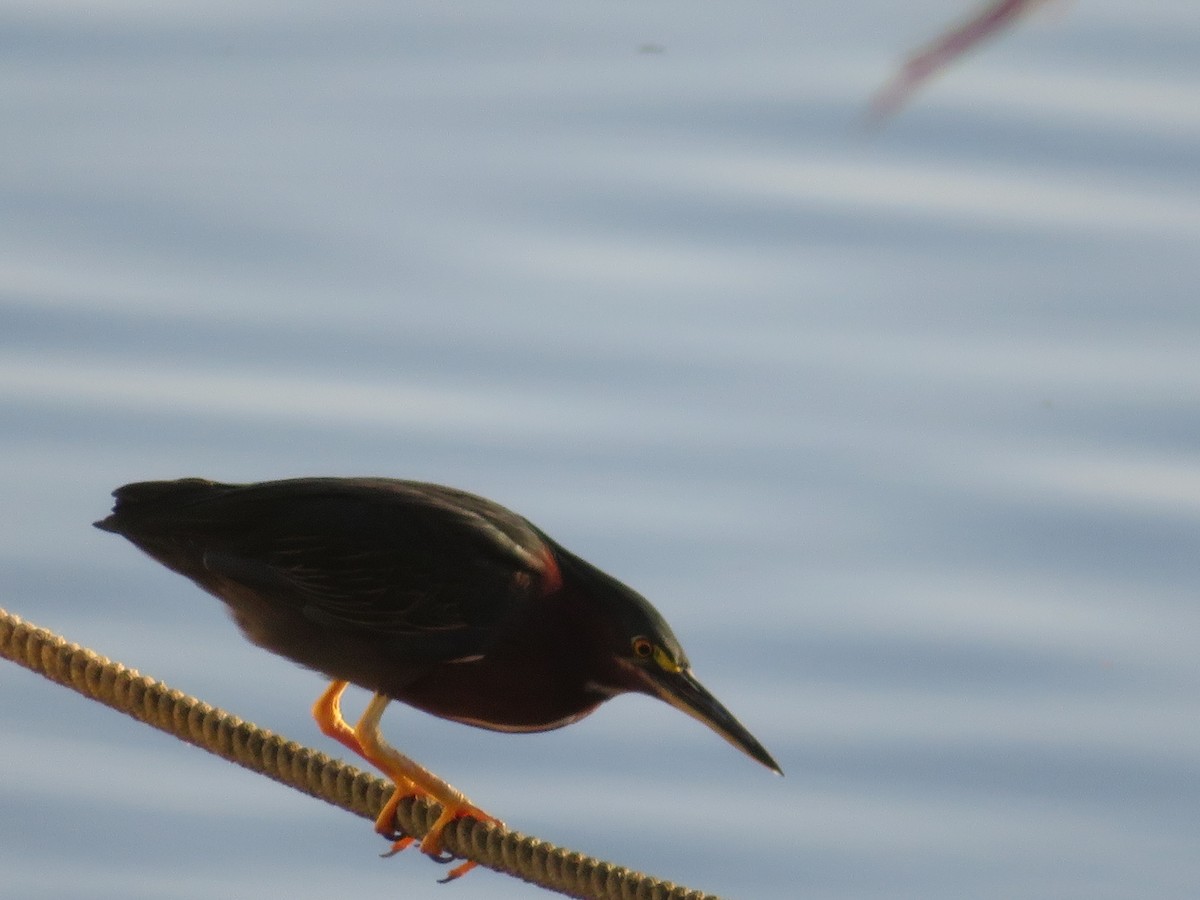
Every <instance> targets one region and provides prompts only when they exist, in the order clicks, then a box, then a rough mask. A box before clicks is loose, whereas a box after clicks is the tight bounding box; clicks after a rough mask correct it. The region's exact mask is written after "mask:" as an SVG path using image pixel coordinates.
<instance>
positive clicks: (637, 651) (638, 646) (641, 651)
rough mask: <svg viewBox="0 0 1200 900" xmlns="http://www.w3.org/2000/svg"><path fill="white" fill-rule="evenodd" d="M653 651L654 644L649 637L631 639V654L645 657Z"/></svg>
mask: <svg viewBox="0 0 1200 900" xmlns="http://www.w3.org/2000/svg"><path fill="white" fill-rule="evenodd" d="M653 653H654V645H653V644H652V643H650V639H649V638H644V637H635V638H634V639H633V655H634V656H637V657H640V658H641V659H647V658H649V657H650V656H651V655H652V654H653Z"/></svg>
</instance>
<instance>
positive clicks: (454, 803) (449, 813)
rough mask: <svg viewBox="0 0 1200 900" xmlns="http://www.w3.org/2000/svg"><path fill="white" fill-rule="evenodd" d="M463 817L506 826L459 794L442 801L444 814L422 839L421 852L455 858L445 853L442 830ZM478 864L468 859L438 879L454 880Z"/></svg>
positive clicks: (439, 858)
mask: <svg viewBox="0 0 1200 900" xmlns="http://www.w3.org/2000/svg"><path fill="white" fill-rule="evenodd" d="M462 818H471V819H476V820H477V821H480V822H491V823H493V824H496V825H499V826H500V827H501V828H503V827H504V823H503V822H501V821H500V820H499V819H497V818H496V817H495V816H493V815H489V814H488V813H485V812H484V811H483V810H482V809H480V808H479V807H478V806H475V805H474V804H472V803H470V802H468V801H467V798H466V797H463V796H462V795H461V794H459V795H458V796H457V797H455V798H450V802H446V801H442V814H441V815H440V816H438V818H437V821H436V822H434V823H433V827H432V828H430V829H429V831H428V832H427V833H426V835H425V837H424V838H423V839H422V840H421V852H422V853H424V854H425V855H426V856H429V857H430V858H432V859H435V860H438V861H439V862H449V861H450V860H451V859H454V856H453V855H451V854H447V853H445V851H444V850H443V849H442V832H443V831H444V830H445V829H446V826H447V825H449V824H450V823H451V822H453V821H454V820H455V819H462ZM477 865H478V863H476V862H475V861H473V860H467V861H466V862H464V863H463V864H462V865H460V866H455V867H454V868H453V869H451V870H450V872H449V874H447V875H446V877H445V878H440V879H438V881H439V883H441V884H445V883H446V882H448V881H453V880H454V879H455V878H461V877H462V876H463V875H465V874H466V873H467V872H470V871H471V870H472V869H473V868H475V866H477Z"/></svg>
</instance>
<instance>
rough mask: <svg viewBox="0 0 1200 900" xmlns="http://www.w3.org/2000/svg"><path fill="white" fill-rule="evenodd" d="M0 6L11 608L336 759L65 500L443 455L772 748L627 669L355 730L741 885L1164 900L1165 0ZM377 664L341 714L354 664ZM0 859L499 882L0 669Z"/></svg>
mask: <svg viewBox="0 0 1200 900" xmlns="http://www.w3.org/2000/svg"><path fill="white" fill-rule="evenodd" d="M967 8H968V5H967V4H964V3H961V2H952V0H940V2H932V0H927V2H918V3H906V4H895V3H885V2H881V0H863V2H857V3H854V4H845V3H835V2H831V0H815V2H803V3H779V2H757V0H751V2H745V0H742V2H737V3H733V2H724V0H706V2H704V3H695V2H678V0H657V2H653V3H648V4H645V3H643V4H632V3H611V2H594V0H593V2H587V3H565V2H562V0H558V2H546V0H526V2H521V3H506V4H484V3H478V2H466V0H450V2H447V0H442V2H438V3H433V2H429V0H412V2H406V3H402V4H399V3H374V2H354V0H352V2H349V3H343V4H316V3H304V2H300V3H288V4H283V3H266V2H255V3H245V2H238V3H233V2H215V3H204V4H199V3H183V4H156V3H146V2H138V0H129V2H98V3H90V4H86V5H83V4H69V3H57V2H38V3H32V2H7V3H3V4H0V120H2V121H3V126H2V127H0V161H2V163H3V165H0V511H2V513H3V514H2V515H0V605H2V606H5V607H7V608H8V609H10V610H12V611H14V612H16V613H18V614H20V615H22V616H24V617H26V618H27V619H29V620H31V621H33V622H35V623H38V624H40V625H44V626H47V627H50V628H53V629H55V630H58V631H61V632H62V633H64V634H66V635H67V636H68V637H69V638H70V639H72V640H75V641H79V642H81V643H83V644H86V645H88V646H91V647H93V648H94V649H96V650H97V651H99V652H101V653H103V654H105V655H107V656H110V657H113V658H115V659H119V660H121V661H123V662H124V663H126V664H127V665H130V666H132V667H135V668H137V669H139V670H141V671H143V672H145V673H146V674H149V675H151V676H153V677H156V678H160V679H163V680H165V681H166V682H168V683H169V684H171V685H173V686H176V687H179V688H181V689H183V690H186V691H188V692H190V693H194V694H197V695H199V696H201V697H203V698H204V699H206V700H208V701H209V702H212V703H214V704H217V705H220V706H223V707H225V708H227V709H229V710H231V711H234V712H236V713H237V714H239V715H241V716H243V717H245V718H247V719H250V720H252V721H255V722H258V723H260V724H262V725H264V726H266V727H269V728H272V729H275V730H278V731H281V732H283V733H284V734H286V735H288V736H289V737H292V738H295V739H298V740H301V741H304V742H306V743H309V744H311V745H314V746H317V747H320V748H322V749H325V750H327V751H329V752H333V753H337V752H338V751H339V748H338V747H337V746H336V745H333V744H332V743H331V742H329V741H326V740H325V739H323V738H322V737H321V736H320V735H319V734H318V733H317V732H316V729H315V727H314V726H313V724H312V722H311V719H310V718H309V716H308V707H309V704H310V703H311V701H312V699H314V698H315V697H316V695H317V693H319V691H320V689H321V681H320V679H319V678H318V677H317V676H315V675H313V674H311V673H307V672H304V671H301V670H299V669H298V668H296V667H295V666H293V665H292V664H290V663H289V662H287V661H285V660H281V659H277V658H274V657H271V656H269V655H267V654H265V653H264V652H262V651H260V650H257V649H256V648H254V647H251V646H250V645H248V644H247V643H246V642H244V641H243V640H242V638H241V637H240V636H239V635H238V634H237V632H236V630H235V628H234V627H233V626H232V625H231V623H230V622H229V621H228V619H227V617H226V615H225V613H224V611H223V609H222V608H221V606H220V604H219V603H217V602H216V601H214V600H212V599H211V598H209V597H207V596H206V595H204V594H202V593H201V592H199V591H198V590H196V589H195V588H194V587H193V586H191V585H190V584H188V583H187V582H185V581H184V580H183V579H181V578H179V577H177V576H175V575H172V574H171V573H169V572H166V571H165V570H162V569H160V568H159V567H157V566H156V565H154V564H152V563H151V562H150V561H148V560H147V559H145V558H144V557H142V556H141V555H139V554H138V553H137V552H136V551H135V550H134V549H133V548H132V547H130V546H128V545H127V544H125V543H124V542H122V541H120V540H119V539H117V538H114V537H113V536H112V535H107V534H103V533H101V532H98V531H95V530H93V529H92V528H90V527H89V523H90V522H92V521H93V520H94V519H97V518H99V517H101V516H102V515H104V514H105V512H106V510H107V508H108V503H109V500H108V492H109V491H110V490H111V489H112V488H113V487H115V486H117V485H119V484H122V483H124V482H127V481H132V480H140V479H147V478H170V477H178V476H184V475H204V476H209V477H213V478H220V479H225V480H253V479H260V478H274V477H284V476H295V475H308V474H345V475H350V474H378V475H393V476H398V477H410V478H422V479H429V480H435V481H439V482H446V483H450V484H454V485H458V486H461V487H465V488H468V489H471V490H475V491H477V492H480V493H483V494H485V495H487V496H489V497H493V498H495V499H497V500H499V501H501V502H503V503H505V504H507V505H509V506H511V507H513V508H515V509H517V510H519V511H521V512H522V513H524V514H525V515H527V516H529V517H530V518H531V519H533V520H534V521H535V522H537V523H538V524H539V525H541V526H542V527H543V528H545V529H546V530H547V531H549V532H550V533H551V534H553V535H554V536H556V537H557V538H558V539H559V540H561V541H562V542H563V543H565V544H566V545H568V546H569V547H571V548H573V549H575V550H576V551H577V552H579V553H581V554H583V555H584V556H586V557H588V558H589V559H591V560H593V561H594V562H596V563H597V564H599V565H601V566H602V567H604V568H606V569H608V570H609V571H611V572H612V573H613V574H615V575H617V576H619V577H620V578H622V579H623V580H625V581H627V582H628V583H630V584H632V585H634V586H636V587H637V588H638V589H639V590H641V591H642V592H643V593H645V594H646V595H647V596H648V597H650V598H651V599H652V600H653V601H654V602H655V603H656V605H657V606H658V607H659V608H660V609H661V610H662V611H663V612H664V614H665V615H666V616H667V618H668V619H669V620H670V621H671V622H672V624H673V625H674V627H675V630H676V632H677V633H678V635H679V636H680V638H681V639H682V641H683V642H684V644H685V646H686V647H687V649H688V652H689V654H690V655H691V657H692V660H693V663H694V665H695V669H696V672H697V674H698V675H699V676H700V677H701V679H702V680H704V681H705V682H706V684H708V686H709V687H710V688H711V689H712V690H713V691H714V692H715V693H716V694H717V695H718V696H719V697H721V699H722V700H724V701H725V703H726V704H727V705H728V706H729V707H730V708H731V709H732V710H734V711H735V712H736V713H737V714H738V716H739V717H740V718H741V719H742V720H743V721H744V722H745V723H746V724H747V725H748V726H749V727H750V728H751V729H752V730H753V731H754V732H755V733H756V734H757V736H758V737H759V738H760V739H761V740H762V741H763V743H764V744H765V745H766V746H767V747H768V748H769V749H770V750H771V751H772V752H773V753H774V754H775V756H776V757H777V758H778V760H779V762H780V764H781V765H782V767H783V769H784V770H785V771H786V773H787V775H786V777H785V778H782V779H780V778H778V777H776V776H774V775H771V774H770V773H768V772H767V771H766V770H764V769H761V768H760V767H757V766H756V765H754V764H753V763H751V762H750V761H748V760H747V759H745V758H744V757H742V756H740V755H738V754H737V753H736V752H734V751H733V750H732V749H730V748H729V747H728V746H727V745H726V744H724V743H723V742H722V741H720V740H719V739H718V738H717V737H715V736H714V735H712V734H710V733H709V732H707V731H706V730H704V729H703V728H701V727H700V726H699V725H698V724H697V723H695V722H693V721H692V720H690V719H688V718H686V717H684V716H682V715H679V714H677V713H675V712H674V711H672V710H670V709H668V708H667V707H665V706H663V705H661V704H656V703H655V702H654V701H652V700H650V699H647V698H621V699H619V700H617V701H615V702H613V703H611V704H608V705H606V706H605V707H604V708H603V709H602V710H600V711H599V712H598V713H596V714H595V715H594V716H593V717H591V718H590V719H588V720H586V721H585V722H584V723H582V724H580V725H578V726H576V727H573V728H569V729H565V730H563V731H559V732H555V733H551V734H546V735H538V736H521V737H513V736H506V735H496V734H491V733H486V732H483V731H478V730H474V729H468V728H464V727H462V726H457V725H452V724H449V723H445V722H441V721H439V720H436V719H433V718H431V717H429V716H425V715H423V714H420V713H417V712H415V711H412V710H407V709H403V708H395V709H393V710H391V711H389V713H388V716H387V717H386V718H385V727H386V730H387V733H388V735H389V736H390V737H391V739H392V740H393V741H394V742H395V743H396V744H398V745H399V746H400V747H402V748H403V749H405V750H406V751H408V752H409V753H410V754H411V755H412V756H414V757H415V758H416V759H418V760H421V761H424V762H425V763H427V764H429V765H430V766H431V767H433V768H434V769H436V770H437V771H439V772H440V773H441V774H443V775H444V776H445V777H447V778H448V779H449V780H450V781H452V782H453V783H455V784H457V785H458V786H460V787H462V788H463V789H464V790H465V791H466V792H467V793H469V794H470V795H471V797H472V798H473V799H474V800H475V801H476V802H477V803H478V804H479V805H481V806H483V807H484V808H486V809H488V810H490V811H492V812H494V813H496V814H497V815H499V816H501V817H502V818H504V819H506V820H507V821H508V822H509V824H511V825H512V826H513V827H515V828H518V829H520V830H522V831H524V832H527V833H532V834H537V835H539V836H541V837H543V838H545V839H547V840H551V841H554V842H556V843H560V844H565V845H568V846H571V847H576V848H578V849H581V850H584V851H586V852H588V853H592V854H597V855H600V856H602V857H606V858H610V859H613V860H615V861H617V862H619V863H621V864H624V865H628V866H631V867H634V868H637V869H641V870H646V871H650V872H653V873H655V874H657V875H659V876H661V877H665V878H670V879H673V880H676V881H680V882H682V883H685V884H688V885H691V886H694V887H699V888H703V889H705V890H708V891H712V892H715V893H720V894H723V895H727V896H729V897H737V898H767V900H773V898H779V900H784V898H787V900H792V898H810V897H811V898H847V900H849V898H855V900H858V898H922V900H939V898H945V900H960V898H964V897H970V898H997V900H999V898H1013V897H1021V898H1055V900H1064V898H1087V900H1097V898H1158V900H1170V898H1180V900H1183V898H1188V900H1191V898H1195V897H1197V896H1200V853H1198V852H1197V847H1198V846H1200V661H1198V653H1197V647H1198V644H1200V608H1198V588H1200V577H1198V573H1197V567H1198V561H1200V560H1198V554H1197V546H1198V540H1200V289H1198V285H1200V63H1198V60H1200V17H1197V13H1196V7H1195V4H1194V2H1193V0H1186V2H1183V0H1181V2H1170V0H1162V2H1146V3H1129V2H1117V0H1107V2H1081V3H1076V4H1052V5H1050V6H1049V7H1048V8H1046V9H1045V10H1044V11H1043V12H1042V13H1040V14H1039V15H1037V16H1034V17H1032V18H1030V19H1029V20H1028V21H1026V22H1024V23H1023V24H1022V26H1021V27H1020V28H1019V30H1017V31H1015V32H1013V33H1011V34H1009V35H1007V36H1005V37H1004V38H1003V39H1001V40H998V41H996V42H994V43H992V44H990V45H988V46H987V47H986V48H985V49H984V50H982V51H981V52H978V53H975V54H973V55H972V56H971V57H970V58H968V59H967V60H965V61H964V62H963V63H962V64H961V65H959V66H956V67H955V68H954V69H953V70H952V71H950V72H948V73H946V74H945V75H944V76H943V77H940V78H938V79H937V80H936V81H935V82H934V83H933V84H931V85H930V86H929V88H928V90H926V91H924V92H923V93H922V94H921V95H920V96H919V97H917V98H916V99H915V102H913V104H912V105H911V107H910V108H908V109H907V110H906V111H905V112H904V113H903V115H902V116H901V117H900V118H899V119H898V120H896V121H895V122H893V123H891V124H890V125H889V126H888V127H887V128H886V129H883V130H881V131H878V132H876V133H873V134H869V133H866V132H865V131H864V130H863V128H862V127H861V125H862V120H861V117H862V114H863V111H864V109H865V107H866V102H867V98H868V97H869V96H870V94H871V92H872V91H873V90H875V89H876V88H877V87H878V86H879V85H881V84H882V83H883V82H884V81H885V80H886V79H887V77H888V76H889V75H890V73H891V72H892V71H893V70H894V68H895V66H896V65H897V64H898V63H899V62H900V60H901V59H902V58H903V56H904V53H905V52H906V50H908V49H911V48H913V47H915V46H918V45H920V44H921V43H922V42H923V41H925V40H927V39H928V38H929V37H931V36H932V35H933V34H935V33H936V32H937V31H938V30H939V29H940V28H942V27H943V26H945V25H946V24H947V23H948V22H950V21H953V20H954V19H955V18H956V17H960V16H961V15H963V14H964V12H965V11H966V10H967ZM363 699H364V698H363V697H362V696H361V694H356V695H355V696H354V697H352V698H351V699H350V701H349V703H348V705H349V706H350V707H351V709H352V710H356V709H358V708H360V707H361V704H362V702H363ZM0 715H2V717H3V725H2V730H0V865H2V867H3V871H4V877H3V888H0V893H2V894H3V895H4V896H12V897H22V898H28V900H50V898H55V900H57V898H75V897H80V896H87V897H89V898H93V900H103V898H143V897H144V898H180V900H182V898H212V897H247V898H249V897H261V896H287V897H289V898H291V900H308V898H325V897H331V896H332V897H337V896H347V895H349V894H350V893H351V892H353V893H354V894H355V895H357V896H405V897H446V898H449V897H454V898H455V900H470V898H485V897H486V898H510V897H511V898H517V897H528V896H533V895H538V894H539V892H538V891H537V890H536V889H534V888H531V887H529V886H526V885H521V884H519V883H517V882H513V881H509V880H507V879H504V878H502V877H501V876H498V875H494V874H492V873H488V872H478V873H474V874H472V875H471V876H470V877H469V878H467V879H464V881H463V882H462V883H460V884H458V885H456V886H454V887H450V888H439V887H438V886H437V885H435V884H434V878H435V877H437V876H440V874H441V871H440V870H439V869H438V868H437V867H435V866H433V865H432V864H430V863H429V862H427V861H425V860H423V859H420V858H419V857H418V856H417V855H416V854H415V853H413V854H411V856H410V855H408V854H406V855H404V856H402V857H400V858H396V859H391V860H387V861H382V860H380V859H378V858H377V853H378V851H379V850H380V849H382V847H381V846H380V845H381V842H380V841H379V840H378V839H377V838H375V837H374V836H373V835H372V834H371V832H370V827H369V825H368V823H366V822H365V821H363V820H360V819H357V818H354V817H351V816H349V815H346V814H344V813H342V812H340V811H338V810H335V809H333V808H332V807H327V806H325V805H324V804H321V803H319V802H316V801H313V800H311V799H308V798H305V797H303V796H301V795H299V794H297V793H295V792H292V791H289V790H287V789H285V788H283V787H281V786H279V785H276V784H274V783H272V782H269V781H266V780H264V779H261V778H257V777H254V776H251V775H249V774H248V773H245V772H243V771H242V770H239V769H237V768H235V767H233V766H230V765H229V764H227V763H224V762H222V761H220V760H217V759H215V758H213V757H209V756H207V755H206V754H203V753H201V752H199V751H197V750H194V749H192V748H189V747H187V746H185V745H183V744H180V743H178V742H176V741H174V740H173V739H171V738H168V737H165V736H162V735H159V734H157V733H155V732H153V731H151V730H149V729H147V728H145V727H142V726H139V725H136V724H134V723H133V722H131V721H130V720H128V719H125V718H123V717H120V716H118V715H116V714H114V713H111V712H109V711H106V710H103V709H101V708H99V707H97V706H95V705H94V704H90V703H88V702H86V701H84V700H82V699H81V698H79V697H77V696H75V695H74V694H71V693H69V692H68V691H66V690H64V689H62V688H59V687H55V686H53V685H51V684H50V683H48V682H46V681H44V680H42V679H39V678H37V677H35V676H33V675H31V674H29V673H26V672H24V671H23V670H20V669H18V668H16V667H15V666H12V665H9V664H2V665H0Z"/></svg>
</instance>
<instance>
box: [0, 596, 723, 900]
mask: <svg viewBox="0 0 1200 900" xmlns="http://www.w3.org/2000/svg"><path fill="white" fill-rule="evenodd" d="M0 656H3V657H4V658H6V659H10V660H12V661H13V662H15V663H17V664H18V665H22V666H24V667H25V668H27V669H29V670H30V671H33V672H36V673H38V674H39V675H42V676H44V677H46V678H48V679H50V680H51V681H55V682H57V683H59V684H62V685H65V686H66V687H69V688H71V689H72V690H74V691H76V692H78V693H80V694H82V695H83V696H85V697H87V698H89V699H91V700H95V701H97V702H99V703H103V704H104V705H105V706H109V707H111V708H113V709H115V710H117V711H119V712H123V713H125V714H126V715H129V716H132V717H133V718H135V719H137V720H138V721H139V722H145V723H146V724H147V725H152V726H153V727H155V728H157V729H159V730H160V731H165V732H167V733H168V734H173V735H175V737H177V738H179V739H180V740H182V741H186V742H187V743H189V744H192V745H194V746H196V747H199V748H201V749H202V750H207V751H208V752H209V753H214V754H216V755H217V756H220V757H222V758H224V759H227V760H229V761H230V762H234V763H237V764H238V765H239V766H242V767H244V768H246V769H250V770H251V771H253V772H258V773H259V774H261V775H266V776H267V777H268V778H273V779H274V780H276V781H278V782H280V783H281V784H286V785H287V786H288V787H293V788H295V789H296V790H298V791H303V792H304V793H306V794H309V795H311V796H313V797H317V798H319V799H321V800H325V801H326V802H328V803H332V804H333V805H334V806H338V807H341V808H342V809H345V810H347V811H349V812H352V813H354V814H356V815H359V816H362V817H364V818H367V819H371V820H374V819H375V817H376V816H377V815H379V811H380V809H382V808H383V804H384V803H385V802H386V801H387V798H388V797H389V796H390V794H391V793H392V790H393V787H392V784H391V782H389V781H386V780H384V779H382V778H376V777H374V776H372V775H370V774H369V773H367V772H362V771H359V770H358V769H355V768H354V767H353V766H349V765H346V764H345V763H343V762H341V761H339V760H335V759H331V758H330V757H328V756H326V755H325V754H324V753H321V752H319V751H317V750H313V749H312V748H310V747H305V746H302V745H300V744H298V743H296V742H295V741H289V740H287V739H286V738H284V737H282V736H280V735H277V734H274V733H272V732H270V731H266V730H264V729H261V728H259V727H258V726H256V725H254V724H252V723H250V722H245V721H243V720H241V719H239V718H238V717H237V716H233V715H230V714H229V713H227V712H225V711H223V710H220V709H217V708H215V707H213V706H210V705H209V704H207V703H204V702H202V701H200V700H197V699H196V698H195V697H189V696H188V695H186V694H184V693H183V692H181V691H177V690H173V689H172V688H169V687H167V686H166V685H165V684H163V683H162V682H159V681H155V680H153V679H152V678H147V677H146V676H144V675H140V674H138V673H137V672H136V671H134V670H133V669H129V668H126V667H125V666H123V665H121V664H120V663H115V662H111V661H110V660H108V659H105V658H104V657H102V656H98V655H97V654H95V653H93V652H92V651H91V650H88V649H86V648H84V647H80V646H79V645H78V644H70V643H68V642H67V641H66V639H64V638H62V637H60V636H59V635H56V634H54V633H53V632H50V631H46V630H45V629H43V628H37V627H35V626H33V625H30V624H29V623H27V622H24V621H22V620H21V619H20V618H18V617H17V616H14V615H12V614H10V613H9V612H7V611H6V610H4V609H3V608H0ZM438 811H439V807H438V806H437V805H436V804H431V803H429V802H427V801H425V800H424V799H421V798H412V797H408V798H405V799H404V800H402V801H401V802H400V804H399V807H398V808H397V810H396V822H397V824H398V825H399V827H400V829H401V830H403V831H404V832H405V833H406V834H411V835H413V836H415V837H417V838H420V837H422V836H423V835H424V834H425V832H427V831H428V830H429V828H430V826H432V825H433V823H434V821H436V819H437V813H438ZM443 844H444V845H445V847H446V849H447V850H449V851H450V852H452V853H454V854H455V855H456V856H461V857H464V858H466V859H471V860H474V861H475V862H478V863H479V864H480V865H482V866H487V867H488V868H489V869H494V870H495V871H497V872H502V873H504V874H506V875H512V876H515V877H517V878H521V879H523V880H525V881H528V882H530V883H532V884H536V885H539V886H541V887H544V888H548V889H549V890H552V891H557V892H558V893H560V894H563V895H565V896H568V897H579V898H584V900H719V898H717V897H714V896H712V895H710V894H704V893H702V892H700V891H694V890H690V889H688V888H685V887H679V886H677V885H675V884H672V883H671V882H667V881H660V880H658V879H656V878H652V877H650V876H649V875H643V874H641V873H640V872H633V871H631V870H629V869H626V868H623V867H621V866H616V865H613V864H612V863H608V862H603V861H602V860H598V859H594V858H592V857H589V856H584V855H583V854H582V853H577V852H575V851H573V850H566V849H563V848H561V847H555V846H554V845H553V844H548V843H546V842H544V841H540V840H538V839H537V838H532V837H526V836H524V835H522V834H520V833H518V832H515V831H509V830H507V829H504V828H500V827H497V826H495V825H492V824H484V823H482V822H478V821H476V820H475V819H469V818H462V819H457V820H455V821H454V822H452V823H451V824H450V825H449V826H447V828H446V830H445V831H444V832H443Z"/></svg>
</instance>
